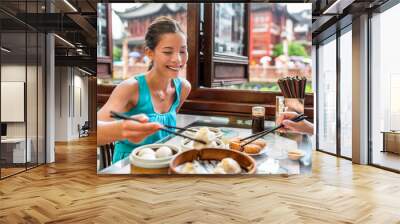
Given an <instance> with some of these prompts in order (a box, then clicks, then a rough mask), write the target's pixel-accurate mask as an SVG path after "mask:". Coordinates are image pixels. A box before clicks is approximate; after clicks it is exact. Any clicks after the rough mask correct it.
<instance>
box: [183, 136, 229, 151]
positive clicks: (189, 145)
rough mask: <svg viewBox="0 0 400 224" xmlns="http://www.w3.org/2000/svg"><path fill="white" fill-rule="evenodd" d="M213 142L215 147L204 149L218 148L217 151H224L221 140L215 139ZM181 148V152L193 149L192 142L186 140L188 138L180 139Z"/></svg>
mask: <svg viewBox="0 0 400 224" xmlns="http://www.w3.org/2000/svg"><path fill="white" fill-rule="evenodd" d="M214 141H215V142H216V143H217V145H216V146H210V147H204V148H219V149H225V144H224V142H223V141H222V140H221V139H219V138H217V139H215V140H214ZM181 148H182V151H187V150H191V149H194V148H193V140H191V139H188V138H184V139H182V141H181Z"/></svg>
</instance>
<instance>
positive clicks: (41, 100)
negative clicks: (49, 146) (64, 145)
mask: <svg viewBox="0 0 400 224" xmlns="http://www.w3.org/2000/svg"><path fill="white" fill-rule="evenodd" d="M39 2H40V1H35V4H33V3H32V2H29V3H28V4H27V3H26V2H25V1H24V2H22V1H21V2H18V4H16V5H12V4H11V3H10V2H2V3H0V20H1V23H0V26H1V27H0V47H1V56H0V66H1V69H0V71H1V72H0V81H1V86H0V89H1V99H0V102H1V105H0V111H1V115H0V119H1V144H0V178H1V179H3V178H5V177H7V176H10V175H13V174H16V173H19V172H22V171H25V170H27V169H30V168H33V167H36V166H38V165H40V164H43V163H45V69H44V68H45V67H44V65H45V55H46V53H45V41H46V40H45V35H44V34H43V33H41V32H40V31H38V30H35V29H34V28H33V27H30V26H28V25H26V24H25V23H23V22H22V20H21V19H20V18H22V17H23V16H26V15H27V14H26V13H25V12H28V13H35V12H38V11H37V10H39V8H40V7H39V5H38V4H39ZM6 4H7V7H4V8H3V6H6ZM13 6H18V7H17V8H14V9H16V10H17V11H16V12H17V13H16V14H10V13H7V10H6V9H5V8H8V9H9V8H10V7H13ZM40 10H42V8H40Z"/></svg>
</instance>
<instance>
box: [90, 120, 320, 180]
mask: <svg viewBox="0 0 400 224" xmlns="http://www.w3.org/2000/svg"><path fill="white" fill-rule="evenodd" d="M177 126H178V127H196V126H207V127H217V128H219V129H220V130H221V131H222V132H223V133H224V135H223V136H222V138H223V139H224V138H231V137H237V136H240V137H244V136H248V135H250V134H251V120H250V119H245V118H240V117H210V116H199V115H186V114H178V115H177ZM274 126H275V123H274V122H272V121H266V122H265V127H266V129H268V128H272V127H274ZM182 139H183V138H182V137H180V136H175V135H170V136H168V137H166V138H165V139H162V140H160V141H158V142H157V143H164V144H168V145H175V146H180V145H181V144H182V143H181V142H182ZM264 140H265V141H266V142H267V146H266V147H267V148H266V149H265V150H264V153H262V154H261V155H258V156H252V157H253V159H254V160H255V161H256V167H257V169H256V174H253V175H268V174H279V175H293V174H307V173H310V172H311V157H312V141H311V138H310V136H308V135H304V134H299V133H286V134H281V133H278V132H275V133H271V134H268V135H266V136H264ZM291 149H299V150H302V151H303V152H304V156H303V157H302V158H301V159H300V160H294V161H293V160H290V159H289V158H288V157H287V152H288V150H291ZM98 151H99V150H98ZM98 158H99V156H98ZM98 174H100V175H107V174H109V175H115V174H131V175H150V174H151V175H180V174H171V171H170V169H169V167H166V168H159V169H147V168H141V167H137V166H134V165H132V164H131V162H130V160H129V158H125V159H122V160H120V161H118V162H116V163H114V164H112V165H111V166H109V167H106V168H104V169H102V170H98ZM201 175H204V174H201ZM206 175H215V174H206Z"/></svg>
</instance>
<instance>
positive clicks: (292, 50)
mask: <svg viewBox="0 0 400 224" xmlns="http://www.w3.org/2000/svg"><path fill="white" fill-rule="evenodd" d="M282 54H283V44H282V43H280V44H277V45H275V46H274V49H273V50H272V56H273V57H278V56H280V55H282ZM288 54H289V56H303V57H308V54H307V51H306V49H305V48H304V46H303V45H302V44H300V43H297V42H290V43H289V49H288Z"/></svg>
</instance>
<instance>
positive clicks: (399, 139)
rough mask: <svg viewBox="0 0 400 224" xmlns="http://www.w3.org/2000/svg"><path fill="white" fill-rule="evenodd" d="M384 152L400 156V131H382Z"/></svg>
mask: <svg viewBox="0 0 400 224" xmlns="http://www.w3.org/2000/svg"><path fill="white" fill-rule="evenodd" d="M382 134H383V150H382V152H393V153H397V154H400V131H382Z"/></svg>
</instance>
